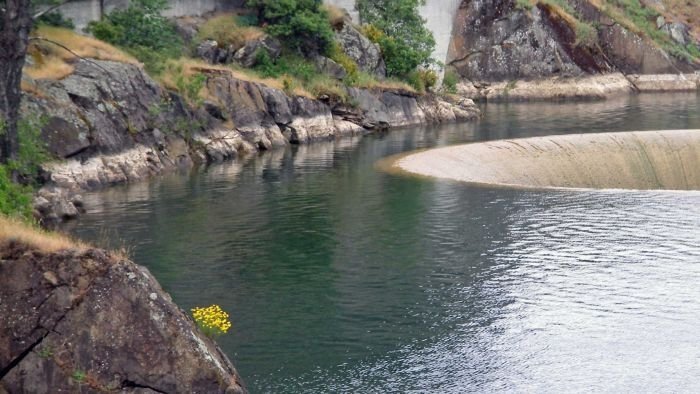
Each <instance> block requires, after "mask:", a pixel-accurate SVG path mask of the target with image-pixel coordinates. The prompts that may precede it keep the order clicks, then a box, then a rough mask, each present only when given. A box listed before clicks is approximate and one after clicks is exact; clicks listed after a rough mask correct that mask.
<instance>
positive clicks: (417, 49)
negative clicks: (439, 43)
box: [357, 0, 435, 79]
mask: <svg viewBox="0 0 700 394" xmlns="http://www.w3.org/2000/svg"><path fill="white" fill-rule="evenodd" d="M424 3H425V0H358V1H357V9H358V11H359V12H360V17H361V18H362V20H363V21H366V22H368V23H369V24H370V25H371V27H369V26H368V27H365V28H364V29H363V30H364V31H365V33H366V34H367V36H368V37H369V38H370V40H372V41H375V42H376V43H378V44H379V46H380V47H381V49H382V53H383V55H384V61H385V62H386V68H387V74H388V75H389V76H396V77H408V74H409V73H411V72H412V71H414V70H415V69H416V68H417V67H419V66H423V67H426V66H429V65H430V64H432V63H433V60H432V59H431V57H430V56H431V55H432V52H433V50H434V49H435V39H434V38H433V35H432V33H431V32H430V30H428V29H427V28H426V27H425V20H424V19H423V18H422V17H421V16H420V14H419V12H418V6H420V5H422V4H424ZM375 29H376V30H378V31H380V32H381V33H382V34H378V33H377V31H375ZM413 79H415V77H414V78H413Z"/></svg>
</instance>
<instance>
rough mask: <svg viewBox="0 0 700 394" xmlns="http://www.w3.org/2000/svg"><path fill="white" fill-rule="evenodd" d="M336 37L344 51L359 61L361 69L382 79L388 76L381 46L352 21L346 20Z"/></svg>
mask: <svg viewBox="0 0 700 394" xmlns="http://www.w3.org/2000/svg"><path fill="white" fill-rule="evenodd" d="M335 37H336V40H337V41H338V43H339V44H340V46H341V48H342V49H343V52H345V53H346V54H347V55H348V56H349V57H350V58H351V59H352V60H354V61H355V62H356V63H357V65H358V66H359V68H360V70H362V71H365V72H367V73H370V74H372V75H374V76H376V77H377V78H380V79H383V78H385V77H386V64H385V63H384V58H383V57H382V52H381V50H380V49H379V46H378V45H377V44H375V43H373V42H372V41H370V40H369V39H368V38H367V37H365V36H364V35H363V34H362V33H361V32H360V31H359V30H357V29H356V28H355V27H354V26H353V25H352V23H350V21H348V20H346V22H345V24H343V28H342V29H341V30H340V31H338V32H337V33H336V34H335Z"/></svg>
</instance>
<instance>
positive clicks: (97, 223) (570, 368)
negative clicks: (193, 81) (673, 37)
mask: <svg viewBox="0 0 700 394" xmlns="http://www.w3.org/2000/svg"><path fill="white" fill-rule="evenodd" d="M484 113H485V116H484V119H483V120H482V121H481V122H478V123H471V124H466V125H458V126H445V127H440V128H415V129H407V130H398V131H392V132H390V133H386V134H376V135H370V136H367V137H365V138H355V139H346V140H341V141H336V142H329V143H319V144H314V145H310V146H302V147H294V148H290V149H288V150H278V151H274V152H271V153H267V154H264V155H261V156H260V157H256V158H254V159H252V160H250V161H248V162H246V163H244V164H240V163H228V164H223V165H217V166H213V167H210V168H209V169H207V170H200V171H195V172H192V173H188V174H174V175H171V176H167V177H163V178H158V179H155V180H153V181H152V182H148V183H140V184H135V185H131V186H128V187H117V188H112V189H109V190H106V191H104V192H101V193H93V194H90V195H87V196H86V202H87V204H88V207H89V209H90V214H89V215H87V216H84V217H83V218H82V219H81V220H79V221H77V222H73V223H70V224H69V225H68V226H67V229H68V230H69V231H72V232H74V233H75V234H77V235H79V236H80V237H82V238H86V239H89V240H93V241H96V242H104V240H108V241H110V242H111V243H112V244H114V243H115V241H114V240H116V239H120V240H122V241H123V242H124V243H126V244H128V245H130V246H131V247H132V254H133V257H134V259H135V260H136V261H137V262H139V263H141V264H144V265H146V266H148V267H149V268H150V270H151V271H152V272H153V273H154V275H155V276H156V277H157V278H158V279H159V281H160V282H161V284H162V285H163V286H164V288H165V289H166V290H168V291H169V292H170V293H171V294H172V295H173V298H174V300H175V301H176V302H177V303H178V304H179V305H180V306H181V307H182V308H184V309H189V308H191V307H193V306H196V305H209V304H211V303H218V304H220V305H221V306H222V307H223V308H224V309H225V310H228V311H229V312H230V313H231V315H232V320H233V324H234V327H233V329H232V334H229V335H226V336H223V337H221V338H220V340H219V342H220V344H221V345H222V347H223V349H224V350H225V351H226V353H227V354H228V355H229V357H230V358H231V359H232V360H233V361H234V363H235V364H236V365H237V367H238V368H239V371H240V372H241V374H242V375H243V377H244V379H245V381H246V383H247V384H248V386H249V388H250V389H251V391H252V392H256V393H257V392H285V393H293V392H304V393H308V392H322V393H325V392H378V393H384V392H440V393H445V392H470V391H475V392H491V391H509V392H510V391H517V392H569V391H607V392H640V391H641V392H668V391H674V392H675V391H681V392H697V391H698V390H700V328H698V327H700V302H699V301H698V300H700V286H698V285H697V284H698V280H700V242H699V241H700V192H686V193H682V192H663V191H655V192H620V191H546V192H544V191H522V190H507V189H490V188H479V187H473V186H468V185H465V184H459V183H452V182H445V181H431V180H420V179H412V178H402V177H397V176H393V175H389V174H385V173H381V172H378V171H376V170H375V168H374V163H375V162H376V161H377V160H378V159H381V158H383V157H386V156H388V155H392V154H397V153H401V152H406V151H411V150H414V149H420V148H425V147H433V146H442V145H449V144H456V143H462V142H467V141H476V140H485V139H498V138H509V137H524V136H534V135H547V134H564V133H571V132H602V131H622V130H650V129H675V128H700V99H699V98H698V96H697V95H662V96H639V97H630V98H624V99H619V100H615V101H611V102H605V103H592V104H591V103H588V104H582V103H577V104H511V105H489V106H488V107H486V108H485V109H484Z"/></svg>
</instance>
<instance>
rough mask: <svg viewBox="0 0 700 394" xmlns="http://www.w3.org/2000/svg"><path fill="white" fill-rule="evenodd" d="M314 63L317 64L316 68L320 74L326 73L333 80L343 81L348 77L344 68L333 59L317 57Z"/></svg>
mask: <svg viewBox="0 0 700 394" xmlns="http://www.w3.org/2000/svg"><path fill="white" fill-rule="evenodd" d="M314 63H316V68H317V69H318V71H319V72H321V73H324V74H326V75H328V76H329V77H331V78H335V79H343V78H345V77H346V76H347V75H348V73H347V71H346V70H345V68H343V66H341V65H340V64H338V63H336V62H335V61H334V60H333V59H329V58H327V57H325V56H316V58H315V59H314Z"/></svg>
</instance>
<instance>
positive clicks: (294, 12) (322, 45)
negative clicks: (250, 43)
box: [246, 0, 333, 55]
mask: <svg viewBox="0 0 700 394" xmlns="http://www.w3.org/2000/svg"><path fill="white" fill-rule="evenodd" d="M246 4H247V5H248V6H249V7H251V8H253V9H254V10H255V11H256V13H257V17H258V22H259V23H260V24H262V25H264V26H265V30H266V31H267V32H268V33H270V34H271V35H273V36H275V37H278V38H280V39H281V40H282V41H283V42H284V43H285V44H286V46H287V47H288V48H289V49H291V50H294V51H298V52H300V53H303V54H305V55H315V54H318V53H321V54H328V53H329V52H330V50H331V47H332V45H333V29H332V28H331V25H330V21H329V19H328V14H327V13H326V9H325V8H324V7H322V5H323V1H322V0H284V1H280V0H248V1H247V3H246Z"/></svg>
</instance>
